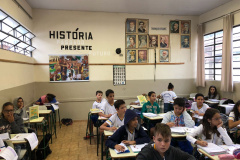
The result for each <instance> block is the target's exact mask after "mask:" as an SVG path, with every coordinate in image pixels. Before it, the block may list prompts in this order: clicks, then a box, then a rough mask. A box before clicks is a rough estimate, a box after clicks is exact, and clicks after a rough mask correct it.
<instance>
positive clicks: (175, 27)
mask: <svg viewBox="0 0 240 160" xmlns="http://www.w3.org/2000/svg"><path fill="white" fill-rule="evenodd" d="M169 31H170V33H179V21H170V22H169Z"/></svg>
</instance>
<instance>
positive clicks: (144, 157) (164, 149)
mask: <svg viewBox="0 0 240 160" xmlns="http://www.w3.org/2000/svg"><path fill="white" fill-rule="evenodd" d="M170 143H171V130H170V128H169V126H168V125H166V124H162V123H157V124H156V127H155V131H154V136H153V142H150V143H149V144H148V145H146V146H145V147H143V149H142V150H141V152H139V154H138V156H137V159H136V160H195V158H194V157H193V156H192V155H190V154H188V153H186V152H183V151H181V150H180V149H178V148H175V147H173V146H170Z"/></svg>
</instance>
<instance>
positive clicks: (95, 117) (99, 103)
mask: <svg viewBox="0 0 240 160" xmlns="http://www.w3.org/2000/svg"><path fill="white" fill-rule="evenodd" d="M102 95H103V92H102V91H99V90H98V91H96V97H97V99H96V101H95V102H93V105H92V109H101V107H102V105H103V104H104V102H105V100H103V99H102ZM91 119H92V121H93V123H94V124H95V123H96V122H97V120H98V115H97V114H94V115H91Z"/></svg>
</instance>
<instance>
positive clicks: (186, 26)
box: [181, 21, 191, 34]
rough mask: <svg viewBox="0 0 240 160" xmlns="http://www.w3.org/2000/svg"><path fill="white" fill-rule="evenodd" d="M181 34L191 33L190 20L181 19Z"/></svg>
mask: <svg viewBox="0 0 240 160" xmlns="http://www.w3.org/2000/svg"><path fill="white" fill-rule="evenodd" d="M181 34H191V21H181Z"/></svg>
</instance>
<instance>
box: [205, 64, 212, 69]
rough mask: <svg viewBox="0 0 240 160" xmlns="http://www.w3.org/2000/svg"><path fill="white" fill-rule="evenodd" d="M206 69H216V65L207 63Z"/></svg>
mask: <svg viewBox="0 0 240 160" xmlns="http://www.w3.org/2000/svg"><path fill="white" fill-rule="evenodd" d="M205 68H214V63H205Z"/></svg>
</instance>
